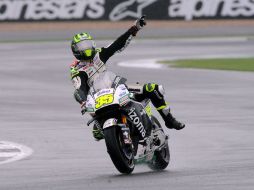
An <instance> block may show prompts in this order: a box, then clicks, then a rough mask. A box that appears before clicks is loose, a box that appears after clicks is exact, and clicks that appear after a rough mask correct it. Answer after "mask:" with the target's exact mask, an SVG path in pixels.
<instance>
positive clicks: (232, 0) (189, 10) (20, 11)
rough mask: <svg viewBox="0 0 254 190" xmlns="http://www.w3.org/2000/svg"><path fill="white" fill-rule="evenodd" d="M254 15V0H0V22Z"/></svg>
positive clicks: (235, 17) (181, 18) (167, 18)
mask: <svg viewBox="0 0 254 190" xmlns="http://www.w3.org/2000/svg"><path fill="white" fill-rule="evenodd" d="M143 14H145V15H147V17H148V19H154V20H174V19H177V20H187V21H190V20H198V19H239V18H254V0H0V22H1V21H51V20H54V21H55V20H77V21H78V20H110V21H119V20H128V19H133V18H138V17H140V16H141V15H143Z"/></svg>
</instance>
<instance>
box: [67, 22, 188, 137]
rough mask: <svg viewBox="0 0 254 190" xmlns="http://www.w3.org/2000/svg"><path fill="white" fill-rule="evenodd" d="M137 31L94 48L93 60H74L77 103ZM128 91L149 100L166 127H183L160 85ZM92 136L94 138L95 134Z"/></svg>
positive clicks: (73, 72) (83, 99)
mask: <svg viewBox="0 0 254 190" xmlns="http://www.w3.org/2000/svg"><path fill="white" fill-rule="evenodd" d="M137 31H138V29H137V28H136V27H135V26H132V27H131V28H130V29H129V30H127V31H126V32H125V33H124V34H122V35H121V36H120V37H119V38H117V40H115V41H114V42H113V43H112V44H111V45H109V46H108V47H102V48H96V54H95V56H94V58H93V59H91V60H88V61H79V60H75V61H74V62H73V63H72V64H71V66H70V72H71V79H72V82H73V85H74V87H75V91H74V97H75V99H76V101H77V102H79V103H80V104H81V105H84V103H85V101H86V99H87V95H88V91H89V89H90V87H91V86H92V84H93V81H94V79H95V78H96V77H97V76H98V75H99V73H101V72H104V71H105V70H106V69H107V68H106V62H107V61H108V59H109V58H110V57H111V56H112V55H114V54H115V53H117V52H121V51H123V50H124V49H125V48H126V47H127V46H128V44H129V43H130V41H131V40H132V38H133V36H136V33H137ZM129 90H130V91H134V92H135V93H136V98H137V100H140V101H141V100H143V99H145V98H149V99H150V100H151V101H152V103H153V105H154V106H155V107H156V109H157V110H158V111H159V113H160V114H161V115H162V117H163V119H164V120H165V122H166V125H167V127H169V128H175V129H182V128H183V127H184V125H183V124H181V123H180V122H177V121H176V120H175V119H174V118H173V117H172V115H171V114H170V112H169V108H168V106H167V104H166V102H165V100H164V96H163V95H164V89H163V87H162V86H161V85H158V84H155V83H148V84H144V85H141V86H139V87H138V88H136V87H135V89H134V88H133V87H132V86H129ZM94 136H95V138H96V135H95V134H94ZM97 139H98V138H97Z"/></svg>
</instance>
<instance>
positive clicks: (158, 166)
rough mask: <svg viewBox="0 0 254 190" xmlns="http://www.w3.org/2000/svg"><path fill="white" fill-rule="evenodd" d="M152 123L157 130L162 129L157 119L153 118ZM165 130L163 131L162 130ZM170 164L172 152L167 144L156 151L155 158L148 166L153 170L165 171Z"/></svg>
mask: <svg viewBox="0 0 254 190" xmlns="http://www.w3.org/2000/svg"><path fill="white" fill-rule="evenodd" d="M152 121H153V123H154V127H155V128H160V129H162V127H161V125H160V122H159V121H158V120H157V118H156V117H154V116H152ZM162 130H163V129H162ZM169 162H170V151H169V146H168V143H166V144H165V145H164V146H163V147H162V148H161V149H160V150H157V151H155V153H154V158H153V160H152V162H151V163H149V164H148V166H149V168H151V169H152V170H163V169H165V168H166V167H167V166H168V164H169Z"/></svg>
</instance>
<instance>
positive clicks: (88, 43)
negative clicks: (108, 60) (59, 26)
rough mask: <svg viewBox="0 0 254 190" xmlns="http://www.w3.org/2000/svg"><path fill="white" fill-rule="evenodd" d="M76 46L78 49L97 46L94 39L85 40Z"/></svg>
mask: <svg viewBox="0 0 254 190" xmlns="http://www.w3.org/2000/svg"><path fill="white" fill-rule="evenodd" d="M76 48H77V50H78V51H85V50H87V49H93V48H95V43H94V41H93V40H83V41H81V42H79V43H77V44H76Z"/></svg>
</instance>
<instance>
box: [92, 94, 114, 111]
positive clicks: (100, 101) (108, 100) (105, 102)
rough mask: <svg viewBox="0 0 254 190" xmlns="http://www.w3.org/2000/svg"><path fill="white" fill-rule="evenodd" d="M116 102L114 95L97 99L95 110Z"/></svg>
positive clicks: (106, 95)
mask: <svg viewBox="0 0 254 190" xmlns="http://www.w3.org/2000/svg"><path fill="white" fill-rule="evenodd" d="M113 101H114V96H113V94H105V95H102V96H99V97H98V98H96V99H95V108H96V109H99V108H101V107H102V106H105V105H108V104H111V103H112V102H113Z"/></svg>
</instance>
